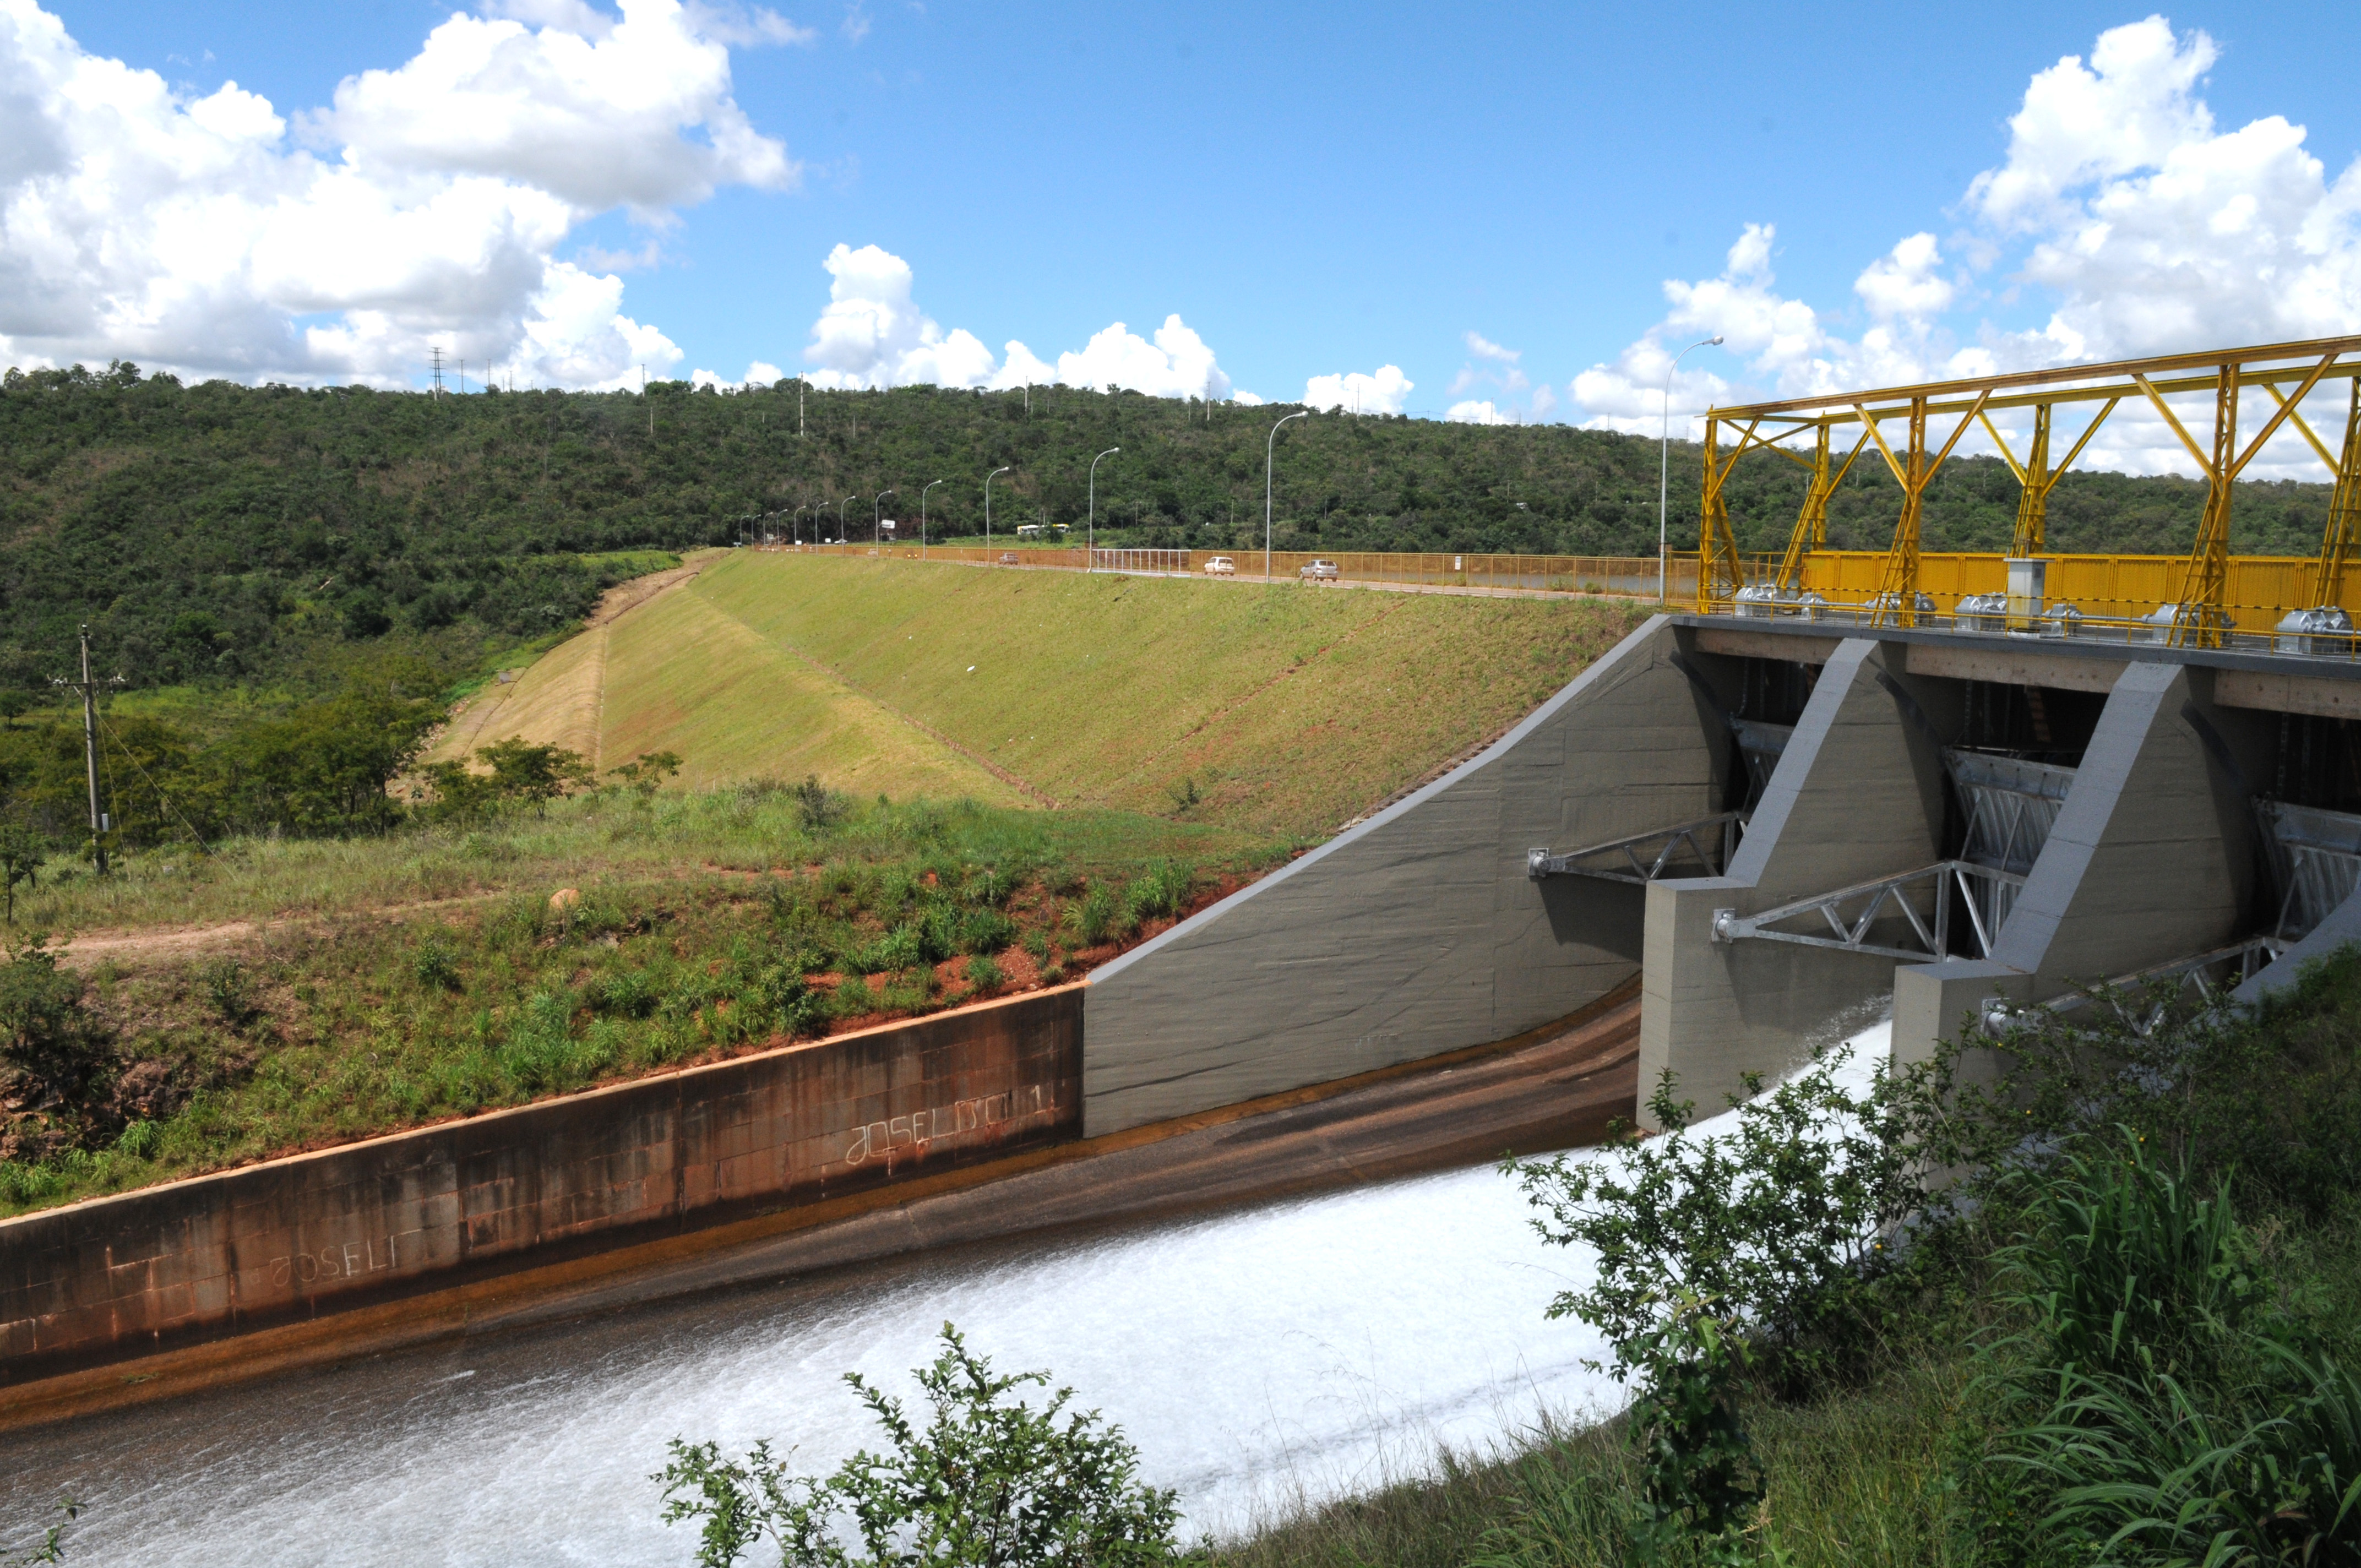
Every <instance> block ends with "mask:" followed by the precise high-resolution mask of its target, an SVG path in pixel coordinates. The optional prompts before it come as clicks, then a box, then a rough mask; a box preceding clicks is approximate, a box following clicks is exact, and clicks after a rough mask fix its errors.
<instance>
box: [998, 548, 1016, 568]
mask: <svg viewBox="0 0 2361 1568" xmlns="http://www.w3.org/2000/svg"><path fill="white" fill-rule="evenodd" d="M1000 564H1001V565H1004V566H1014V565H1018V562H1017V559H1016V551H1014V550H1003V551H1002V552H1001V553H1000Z"/></svg>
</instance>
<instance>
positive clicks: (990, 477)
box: [983, 467, 1016, 560]
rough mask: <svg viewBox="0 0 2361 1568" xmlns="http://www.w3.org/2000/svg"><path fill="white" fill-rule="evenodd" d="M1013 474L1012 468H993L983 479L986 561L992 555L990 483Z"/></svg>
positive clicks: (984, 549)
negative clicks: (1005, 475) (1004, 475)
mask: <svg viewBox="0 0 2361 1568" xmlns="http://www.w3.org/2000/svg"><path fill="white" fill-rule="evenodd" d="M1014 472H1016V470H1015V469H1014V468H1013V467H1003V468H994V470H993V471H992V472H991V473H989V474H986V475H985V476H984V477H983V552H984V555H985V556H986V558H987V560H988V559H989V557H990V556H991V554H992V481H994V479H997V478H998V477H1000V476H1002V475H1003V474H1011V473H1014Z"/></svg>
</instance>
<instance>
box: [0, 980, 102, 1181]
mask: <svg viewBox="0 0 2361 1568" xmlns="http://www.w3.org/2000/svg"><path fill="white" fill-rule="evenodd" d="M114 1046H115V1036H114V1034H113V1032H112V1031H111V1030H109V1029H108V1028H107V1027H106V1026H105V1025H104V1024H103V1023H102V1022H101V1021H100V1020H99V1019H97V1018H96V1017H95V1016H93V1014H91V1012H90V1010H89V1009H88V1008H87V1007H86V1006H85V1005H84V1004H83V986H82V977H81V976H80V975H78V974H75V973H74V972H73V971H72V970H66V969H61V968H60V967H59V965H58V956H57V954H56V953H54V952H52V951H50V950H49V938H48V935H47V934H46V933H36V934H35V935H33V936H31V937H29V938H27V939H26V941H25V942H24V943H23V944H22V945H21V946H19V947H18V948H16V950H15V951H14V952H11V953H8V954H7V955H6V957H5V961H0V1090H5V1092H0V1099H4V1100H9V1101H14V1102H17V1103H20V1104H22V1105H24V1106H26V1107H27V1108H28V1109H30V1110H31V1111H33V1112H36V1113H42V1114H45V1115H47V1116H49V1118H50V1119H51V1121H52V1124H55V1125H58V1126H60V1128H61V1130H64V1131H66V1132H68V1133H69V1135H71V1136H74V1137H75V1138H77V1139H80V1138H83V1137H86V1136H87V1135H89V1134H90V1133H91V1132H92V1131H93V1130H94V1122H95V1118H96V1113H98V1111H99V1109H100V1100H101V1091H102V1090H103V1088H104V1077H105V1073H106V1069H107V1067H108V1066H109V1064H110V1063H111V1061H112V1059H113V1054H114Z"/></svg>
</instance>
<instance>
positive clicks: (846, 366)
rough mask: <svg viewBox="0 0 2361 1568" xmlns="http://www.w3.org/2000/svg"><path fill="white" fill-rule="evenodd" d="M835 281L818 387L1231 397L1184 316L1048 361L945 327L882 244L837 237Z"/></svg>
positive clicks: (819, 331) (818, 328) (832, 258)
mask: <svg viewBox="0 0 2361 1568" xmlns="http://www.w3.org/2000/svg"><path fill="white" fill-rule="evenodd" d="M821 265H822V266H823V267H825V268H826V269H828V271H829V278H830V280H831V281H830V282H829V291H828V292H829V299H828V304H827V306H826V308H824V309H823V310H822V311H821V312H820V313H819V319H818V320H817V321H815V322H814V323H812V332H811V344H810V346H809V347H807V348H806V349H805V350H804V357H805V359H806V360H807V361H808V362H810V363H811V364H813V365H815V366H818V367H819V368H818V369H817V370H815V371H814V372H813V373H812V378H811V379H812V384H813V385H814V386H818V387H906V386H937V387H985V388H993V389H1006V388H1011V387H1024V386H1037V385H1040V386H1046V385H1049V384H1050V383H1052V382H1062V383H1063V384H1065V385H1067V386H1070V387H1096V388H1104V389H1114V388H1117V387H1120V388H1123V389H1126V390H1130V391H1136V392H1146V393H1148V394H1149V395H1151V396H1153V397H1159V398H1209V399H1210V398H1226V397H1228V396H1229V395H1230V378H1229V377H1228V376H1226V375H1225V374H1224V373H1223V371H1222V367H1221V366H1220V365H1219V364H1218V363H1216V362H1215V358H1214V355H1213V348H1212V347H1211V346H1210V345H1207V343H1206V342H1205V340H1204V339H1203V338H1202V337H1200V336H1199V335H1198V334H1196V332H1195V331H1194V330H1193V329H1192V328H1191V327H1190V326H1189V325H1188V324H1187V323H1184V322H1182V321H1181V319H1180V317H1179V316H1178V315H1170V316H1167V317H1165V318H1164V324H1163V325H1162V326H1160V327H1159V328H1157V329H1156V333H1155V334H1154V337H1153V338H1152V339H1150V338H1144V337H1141V336H1140V335H1139V334H1137V333H1135V332H1133V331H1132V330H1131V329H1130V328H1129V327H1128V326H1126V325H1125V324H1124V323H1122V322H1116V323H1114V324H1113V325H1111V326H1108V327H1106V328H1104V329H1103V330H1102V331H1100V332H1097V333H1094V334H1092V336H1091V339H1090V341H1089V342H1088V343H1086V344H1084V345H1082V348H1081V349H1080V350H1079V351H1075V352H1069V353H1065V354H1060V356H1058V362H1057V364H1056V365H1055V366H1051V365H1050V364H1049V363H1048V362H1046V361H1044V360H1043V359H1042V358H1041V357H1040V356H1038V355H1037V354H1035V353H1034V352H1033V351H1032V350H1031V349H1030V348H1027V346H1026V345H1024V344H1022V343H1020V342H1017V341H1016V340H1015V339H1011V340H1010V341H1009V342H1007V343H1006V344H1005V345H1003V346H1002V355H1003V357H999V358H995V357H994V355H993V352H992V350H991V349H989V348H987V347H985V346H984V345H983V340H982V339H980V338H978V337H977V336H976V335H975V334H973V333H972V332H969V331H968V330H967V329H966V328H964V327H954V328H952V329H950V331H948V332H946V331H945V330H943V328H942V326H941V325H940V323H937V322H936V321H935V319H934V318H933V317H931V316H929V315H928V314H927V313H925V312H924V311H922V310H920V309H919V308H918V305H917V301H916V300H915V299H914V298H913V293H912V291H913V285H914V274H913V272H912V270H911V268H910V264H909V263H908V262H906V261H905V260H903V259H902V258H900V257H898V256H895V254H894V253H893V252H891V251H889V250H886V249H884V248H883V247H879V246H874V245H864V246H862V247H861V248H860V249H858V250H855V249H854V248H853V247H851V246H849V245H839V246H838V247H836V248H835V249H834V250H831V251H829V254H828V259H827V260H826V261H824V262H822V263H821Z"/></svg>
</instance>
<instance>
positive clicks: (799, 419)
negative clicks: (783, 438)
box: [796, 377, 809, 441]
mask: <svg viewBox="0 0 2361 1568" xmlns="http://www.w3.org/2000/svg"><path fill="white" fill-rule="evenodd" d="M808 385H809V383H808V382H807V381H805V380H804V379H803V378H801V377H797V378H796V440H797V441H801V440H802V439H803V438H804V389H805V388H806V387H807V386H808Z"/></svg>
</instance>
